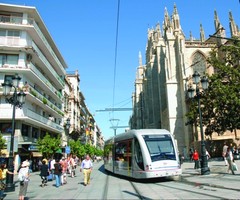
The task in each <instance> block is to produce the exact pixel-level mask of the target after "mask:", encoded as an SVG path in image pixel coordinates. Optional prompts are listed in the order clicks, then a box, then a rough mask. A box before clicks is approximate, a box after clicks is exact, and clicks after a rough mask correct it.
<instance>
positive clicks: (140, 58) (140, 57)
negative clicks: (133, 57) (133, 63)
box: [138, 51, 142, 66]
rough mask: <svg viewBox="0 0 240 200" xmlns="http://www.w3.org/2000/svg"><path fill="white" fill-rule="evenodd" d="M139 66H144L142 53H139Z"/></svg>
mask: <svg viewBox="0 0 240 200" xmlns="http://www.w3.org/2000/svg"><path fill="white" fill-rule="evenodd" d="M138 64H139V66H142V54H141V51H139V53H138Z"/></svg>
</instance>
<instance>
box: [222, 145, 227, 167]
mask: <svg viewBox="0 0 240 200" xmlns="http://www.w3.org/2000/svg"><path fill="white" fill-rule="evenodd" d="M227 148H228V145H227V144H226V143H224V146H223V151H222V156H223V160H224V162H225V165H226V166H227V165H228V161H227V159H226V153H227Z"/></svg>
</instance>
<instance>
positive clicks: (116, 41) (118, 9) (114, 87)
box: [112, 0, 120, 118]
mask: <svg viewBox="0 0 240 200" xmlns="http://www.w3.org/2000/svg"><path fill="white" fill-rule="evenodd" d="M119 11H120V0H118V8H117V27H116V40H115V56H114V57H115V59H114V71H113V105H112V107H113V108H114V107H115V89H116V74H117V49H118V26H119ZM113 116H114V113H113ZM113 118H114V117H113Z"/></svg>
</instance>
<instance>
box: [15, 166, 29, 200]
mask: <svg viewBox="0 0 240 200" xmlns="http://www.w3.org/2000/svg"><path fill="white" fill-rule="evenodd" d="M29 165H30V163H29V162H28V161H23V163H22V165H21V168H20V170H19V173H18V179H19V180H20V189H19V200H24V197H25V196H26V194H27V188H28V182H29V176H30V173H29Z"/></svg>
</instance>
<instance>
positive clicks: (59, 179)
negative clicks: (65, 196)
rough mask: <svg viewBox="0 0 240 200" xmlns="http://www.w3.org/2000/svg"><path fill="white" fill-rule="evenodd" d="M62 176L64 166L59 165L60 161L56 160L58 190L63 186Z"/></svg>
mask: <svg viewBox="0 0 240 200" xmlns="http://www.w3.org/2000/svg"><path fill="white" fill-rule="evenodd" d="M61 175H62V166H61V164H60V163H59V159H55V164H54V176H55V180H56V187H57V188H58V187H59V186H60V185H61Z"/></svg>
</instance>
